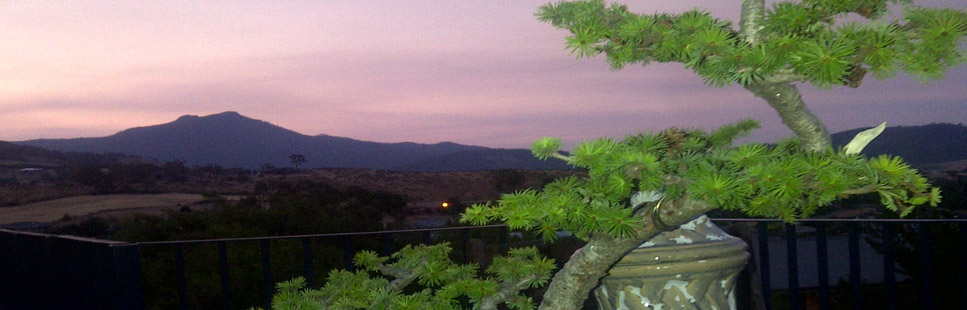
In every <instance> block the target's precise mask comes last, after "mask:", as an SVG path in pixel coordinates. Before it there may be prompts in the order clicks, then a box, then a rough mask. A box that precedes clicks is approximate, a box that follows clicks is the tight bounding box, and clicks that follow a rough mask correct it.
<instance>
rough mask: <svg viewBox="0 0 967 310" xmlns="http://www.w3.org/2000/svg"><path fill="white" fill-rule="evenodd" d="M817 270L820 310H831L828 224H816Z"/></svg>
mask: <svg viewBox="0 0 967 310" xmlns="http://www.w3.org/2000/svg"><path fill="white" fill-rule="evenodd" d="M816 256H817V257H816V265H817V267H818V268H816V270H817V272H818V273H819V274H818V276H819V309H822V310H829V309H830V307H831V305H830V300H829V245H828V244H827V240H826V223H825V222H816Z"/></svg>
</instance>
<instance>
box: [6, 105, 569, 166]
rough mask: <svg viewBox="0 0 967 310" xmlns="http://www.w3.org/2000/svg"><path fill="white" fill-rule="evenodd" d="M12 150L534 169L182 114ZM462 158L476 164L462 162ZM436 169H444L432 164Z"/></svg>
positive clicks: (465, 149) (455, 148) (466, 150)
mask: <svg viewBox="0 0 967 310" xmlns="http://www.w3.org/2000/svg"><path fill="white" fill-rule="evenodd" d="M17 143H18V144H21V145H28V146H35V147H41V148H45V149H50V150H58V151H70V152H93V153H122V154H132V155H138V156H143V157H147V158H154V159H157V160H160V161H175V160H183V161H185V163H186V164H188V165H205V164H217V165H220V166H224V167H241V168H246V169H255V168H259V167H262V166H263V165H265V164H269V165H274V166H280V167H284V166H289V165H290V164H289V159H288V157H289V155H291V154H301V155H303V156H305V159H306V164H305V165H306V166H308V167H347V168H369V169H407V170H418V171H442V170H451V171H461V170H463V171H465V170H484V169H497V168H508V167H510V166H508V165H516V166H514V168H522V169H534V168H538V166H528V165H520V163H524V162H529V161H528V159H526V158H525V156H524V155H526V157H527V158H530V157H531V155H530V153H527V154H524V152H522V151H521V150H500V149H491V148H486V147H480V146H470V145H461V144H456V143H449V142H445V143H437V144H418V143H410V142H406V143H379V142H368V141H360V140H354V139H350V138H343V137H334V136H328V135H318V136H308V135H304V134H301V133H298V132H294V131H291V130H288V129H285V128H282V127H279V126H276V125H273V124H270V123H268V122H264V121H260V120H255V119H251V118H248V117H245V116H242V115H240V114H238V113H237V112H224V113H219V114H213V115H208V116H194V115H185V116H182V117H179V118H178V119H177V120H175V121H173V122H170V123H166V124H161V125H155V126H147V127H138V128H131V129H127V130H124V131H121V132H118V133H117V134H114V135H111V136H107V137H100V138H77V139H41V140H30V141H22V142H17ZM476 152H482V153H480V154H477V153H476ZM457 154H463V155H457ZM483 154H490V156H487V155H483ZM497 154H499V155H497ZM461 156H466V157H467V158H474V160H472V161H466V160H465V161H461V160H460V159H459V158H460V157H461ZM438 158H443V159H445V160H443V161H441V160H442V159H440V160H438ZM434 162H441V163H445V165H444V166H441V165H434V164H433V163H434ZM443 167H446V168H443ZM484 167H486V168H484ZM540 167H556V168H562V169H564V168H566V165H564V163H563V162H558V163H557V165H550V166H548V165H546V164H545V165H540Z"/></svg>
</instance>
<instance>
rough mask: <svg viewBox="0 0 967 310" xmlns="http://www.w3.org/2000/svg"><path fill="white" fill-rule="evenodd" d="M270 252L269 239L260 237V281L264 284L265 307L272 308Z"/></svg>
mask: <svg viewBox="0 0 967 310" xmlns="http://www.w3.org/2000/svg"><path fill="white" fill-rule="evenodd" d="M271 253H272V252H271V248H269V240H268V239H262V281H263V284H264V285H265V287H264V289H265V291H264V292H265V309H272V295H274V290H273V286H274V283H273V282H272V255H271Z"/></svg>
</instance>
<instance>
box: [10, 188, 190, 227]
mask: <svg viewBox="0 0 967 310" xmlns="http://www.w3.org/2000/svg"><path fill="white" fill-rule="evenodd" d="M203 200H204V198H203V197H202V195H199V194H182V193H169V194H150V195H137V194H119V195H95V196H76V197H68V198H61V199H55V200H50V201H44V202H38V203H34V204H29V205H24V206H17V207H3V208H0V224H10V223H16V222H53V221H56V220H59V219H61V218H63V217H64V215H65V214H66V215H70V216H72V217H77V216H84V215H88V214H93V213H101V212H106V211H115V210H132V211H133V210H138V209H156V208H162V207H177V206H189V205H192V204H196V203H198V202H201V201H203Z"/></svg>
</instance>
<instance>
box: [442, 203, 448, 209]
mask: <svg viewBox="0 0 967 310" xmlns="http://www.w3.org/2000/svg"><path fill="white" fill-rule="evenodd" d="M440 206H442V207H443V208H444V209H446V208H448V207H450V204H449V203H446V202H444V203H443V204H442V205H440Z"/></svg>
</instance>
